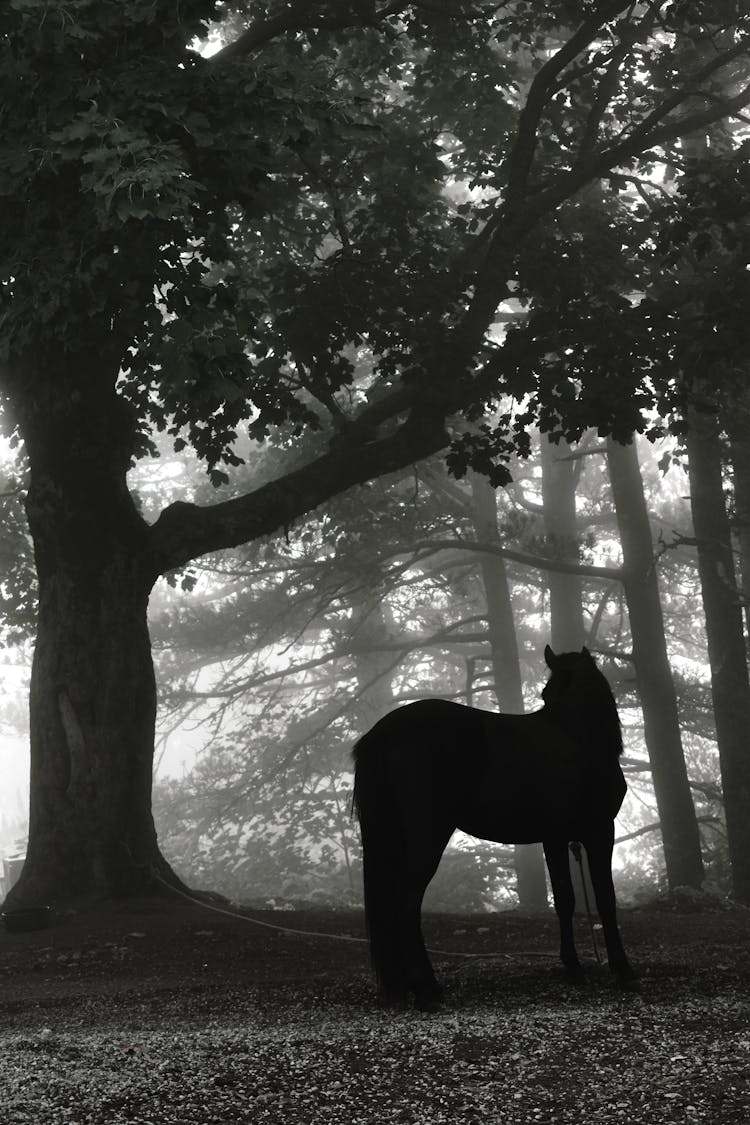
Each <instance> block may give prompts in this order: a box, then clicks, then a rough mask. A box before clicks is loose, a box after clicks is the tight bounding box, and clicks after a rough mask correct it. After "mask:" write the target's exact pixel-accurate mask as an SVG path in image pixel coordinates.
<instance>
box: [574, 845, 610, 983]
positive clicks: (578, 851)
mask: <svg viewBox="0 0 750 1125" xmlns="http://www.w3.org/2000/svg"><path fill="white" fill-rule="evenodd" d="M568 847H569V848H570V850H571V852H572V853H573V858H574V860H575V861H576V863H577V864H578V870H579V871H580V873H581V886H582V887H583V902H584V905H585V907H586V918H587V919H588V923H589V931H590V933H591V944H592V945H593V947H594V956H595V957H596V963H597V965H601V963H602V956H601V953H600V952H599V943H598V942H597V940H596V927H595V922H594V916H593V914H592V912H591V903H590V902H589V891H588V887H587V885H586V873H585V871H584V869H583V854H582V852H583V849H582V848H581V843H580V840H571V841H570V843H569V845H568Z"/></svg>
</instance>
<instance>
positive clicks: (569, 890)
mask: <svg viewBox="0 0 750 1125" xmlns="http://www.w3.org/2000/svg"><path fill="white" fill-rule="evenodd" d="M542 847H543V848H544V858H545V860H546V862H547V870H548V871H549V878H550V882H551V884H552V898H553V900H554V903H555V911H556V912H557V919H558V922H559V923H560V960H561V961H562V963H563V965H564V966H565V971H566V972H567V974H568V976H569V977H570V978H571V980H574V981H575V982H576V983H578V984H581V983H582V982H583V981H584V980H585V979H586V974H585V973H584V971H583V966H582V965H581V962H580V961H579V960H578V953H577V952H576V946H575V939H574V937H573V912H574V910H575V905H576V900H575V892H574V891H573V880H572V879H571V877H570V864H569V862H568V841H567V840H558V839H555V840H543V841H542Z"/></svg>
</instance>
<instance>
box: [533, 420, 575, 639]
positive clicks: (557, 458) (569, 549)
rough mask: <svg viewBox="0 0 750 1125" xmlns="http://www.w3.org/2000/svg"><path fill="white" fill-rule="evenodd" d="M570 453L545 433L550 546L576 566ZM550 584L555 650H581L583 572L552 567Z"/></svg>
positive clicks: (544, 478)
mask: <svg viewBox="0 0 750 1125" xmlns="http://www.w3.org/2000/svg"><path fill="white" fill-rule="evenodd" d="M569 453H570V446H569V445H568V443H567V442H566V441H560V442H559V443H558V444H557V445H554V444H553V443H552V442H551V441H550V440H549V438H547V437H546V435H544V434H542V436H541V454H542V500H543V504H544V531H545V535H546V538H547V546H548V549H549V551H550V553H551V554H552V555H553V556H554V557H555V558H557V559H559V560H561V561H562V562H566V563H569V564H571V566H572V567H575V566H576V565H577V564H578V561H579V560H578V529H577V525H576V488H575V463H574V462H573V461H572V460H570V459H566V457H567V455H568V454H569ZM547 584H548V589H549V601H550V611H549V617H550V645H551V646H552V649H553V650H554V651H555V652H573V651H578V650H579V649H580V648H581V646H582V645H583V642H584V639H585V634H584V628H583V614H582V611H581V605H582V600H583V593H582V587H581V578H580V575H578V574H576V573H574V572H571V573H569V574H562V573H558V572H555V571H552V570H550V571H549V572H548V574H547Z"/></svg>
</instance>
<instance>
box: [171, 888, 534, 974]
mask: <svg viewBox="0 0 750 1125" xmlns="http://www.w3.org/2000/svg"><path fill="white" fill-rule="evenodd" d="M150 873H151V877H152V878H153V879H155V880H156V882H157V883H161V884H162V886H164V887H166V888H167V890H169V891H171V892H172V894H176V895H179V896H180V898H184V899H187V901H188V902H192V903H193V904H194V905H195V906H201V907H203V909H204V910H211V911H213V913H214V914H223V915H224V917H225V918H237V919H239V921H241V922H248V923H249V924H250V925H251V926H262V927H263V929H265V930H276V931H277V933H280V934H285V935H287V936H290V935H293V936H295V937H315V938H327V939H328V940H329V941H348V942H353V943H355V944H358V945H360V944H361V945H368V944H369V940H368V938H360V937H354V936H353V935H351V934H326V933H323V932H321V931H318V930H295V929H291V928H290V927H289V926H276V925H274V924H273V922H263V921H261V919H260V918H251V917H250V916H249V915H247V914H240V913H239V912H238V911H236V910H225V909H224V908H223V907H221V906H214V905H213V904H212V903H210V902H203V901H202V900H201V899H199V898H194V897H193V895H189V894H187V893H186V892H185V891H182V890H180V888H179V887H175V886H173V885H172V884H171V883H168V882H167V881H166V879H162V877H161V875H160V874H159V872H158V871H157V870H156V869H155V868H153V867H152V868H151V871H150ZM427 952H428V953H434V954H436V956H439V957H461V958H464V959H466V960H469V959H471V960H473V961H494V960H500V959H502V958H511V957H512V956H513V954H510V953H458V952H456V951H455V950H452V949H432V948H430V947H428V948H427ZM521 955H522V956H524V957H551V956H553V954H551V953H538V952H536V951H532V950H526V951H525V952H523V953H522V954H521Z"/></svg>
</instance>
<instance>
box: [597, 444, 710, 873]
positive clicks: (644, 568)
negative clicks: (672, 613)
mask: <svg viewBox="0 0 750 1125" xmlns="http://www.w3.org/2000/svg"><path fill="white" fill-rule="evenodd" d="M607 462H608V465H609V479H610V484H611V486H612V493H613V496H614V501H615V510H616V512H617V525H618V528H619V533H620V544H621V546H622V555H623V564H624V567H623V569H624V585H625V598H626V600H627V604H628V618H629V621H630V633H631V637H632V644H633V663H634V665H635V675H636V681H637V685H638V695H639V698H640V701H641V709H642V711H643V725H644V733H645V739H646V748H647V750H648V755H649V759H650V762H651V775H652V778H653V783H654V794H655V796H656V804H657V808H658V810H659V820H660V822H661V834H662V840H663V845H664V857H665V861H666V867H667V880H668V882H669V885H670V887H675V886H690V887H700V885H701V883H702V882H703V877H704V873H703V860H702V858H701V849H700V835H699V832H698V822H697V820H696V817H695V807H694V805H693V799H692V796H691V794H690V785H689V782H688V776H687V769H686V767H685V757H684V753H683V749H682V737H681V734H680V717H679V714H678V710H677V695H676V693H675V689H674V681H673V679H672V670H671V668H670V665H669V654H668V652H667V643H666V640H665V637H664V618H663V614H662V608H661V598H660V596H659V583H658V578H657V574H656V568H655V566H654V550H653V541H652V537H651V525H650V522H649V517H648V510H647V508H646V500H645V497H644V494H643V481H642V479H641V470H640V465H639V463H638V453H637V450H636V447H635V443H634V442H633V443H631V444H630V445H620V444H619V443H618V442H616V441H613V440H612V439H611V438H610V439H609V440H608V442H607Z"/></svg>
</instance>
